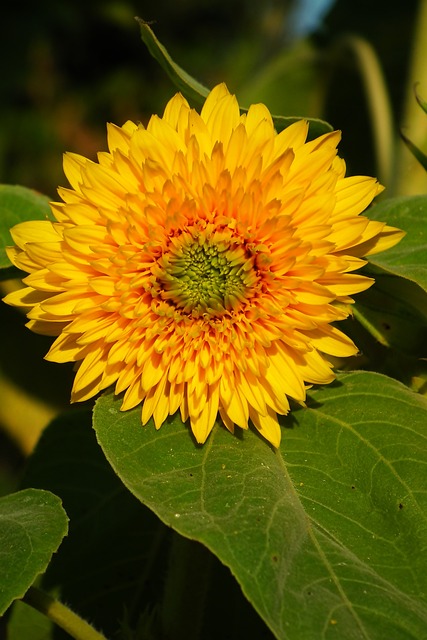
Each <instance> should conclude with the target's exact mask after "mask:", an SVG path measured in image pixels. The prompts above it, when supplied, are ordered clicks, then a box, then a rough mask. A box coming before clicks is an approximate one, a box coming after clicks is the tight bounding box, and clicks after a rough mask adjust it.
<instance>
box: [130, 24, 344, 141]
mask: <svg viewBox="0 0 427 640" xmlns="http://www.w3.org/2000/svg"><path fill="white" fill-rule="evenodd" d="M136 21H137V22H138V24H139V26H140V29H141V38H142V40H143V42H144V43H145V44H146V46H147V48H148V50H149V52H150V53H151V55H152V56H153V58H155V59H156V60H157V62H158V63H159V64H160V66H161V67H162V69H164V71H166V73H167V74H168V76H169V78H170V79H171V80H172V82H173V83H174V85H175V86H176V88H177V89H178V90H179V91H181V93H182V94H183V95H184V96H186V97H187V98H188V99H189V100H190V102H193V103H195V104H196V105H202V104H203V103H204V101H205V99H206V97H207V95H208V94H209V89H208V88H207V87H205V86H204V85H202V84H201V83H200V82H198V81H197V80H195V79H194V78H193V77H192V76H191V75H190V74H189V73H187V71H185V70H184V69H182V67H180V66H179V65H178V64H176V62H174V61H173V59H172V58H171V56H170V55H169V53H168V51H167V50H166V48H165V47H164V46H163V45H162V44H161V42H159V40H158V39H157V38H156V36H155V35H154V32H153V30H152V29H151V28H150V26H149V25H148V24H147V22H144V20H142V19H141V18H136ZM241 111H242V112H246V111H247V109H245V108H241ZM272 118H273V122H274V125H275V127H276V129H277V131H281V130H282V129H285V128H286V127H288V126H289V125H291V124H292V123H294V122H297V121H299V120H301V117H299V116H274V115H273V116H272ZM304 120H307V122H309V124H310V136H311V137H316V136H319V135H322V134H323V133H327V132H329V131H332V129H333V127H332V126H331V125H330V124H329V123H328V122H325V121H324V120H321V119H320V118H304Z"/></svg>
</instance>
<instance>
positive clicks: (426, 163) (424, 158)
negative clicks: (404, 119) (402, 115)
mask: <svg viewBox="0 0 427 640" xmlns="http://www.w3.org/2000/svg"><path fill="white" fill-rule="evenodd" d="M400 137H401V138H402V140H403V142H404V143H405V144H406V146H407V147H408V149H409V150H410V152H411V153H412V155H413V156H414V157H415V158H416V159H417V160H418V162H419V163H420V165H421V166H422V167H423V168H424V169H425V170H426V171H427V155H426V154H425V153H423V152H422V151H421V149H418V147H417V146H415V144H414V143H413V142H411V140H410V139H409V138H407V137H406V136H405V134H404V133H402V132H400Z"/></svg>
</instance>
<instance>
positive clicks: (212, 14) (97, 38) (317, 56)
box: [0, 0, 419, 197]
mask: <svg viewBox="0 0 427 640" xmlns="http://www.w3.org/2000/svg"><path fill="white" fill-rule="evenodd" d="M418 5H419V3H418V2H417V1H416V0H406V1H405V2H404V3H403V2H402V1H401V0H335V1H333V0H266V1H264V2H249V1H248V0H180V1H179V2H176V1H172V0H156V1H155V2H154V1H153V0H134V1H133V2H131V1H128V2H126V1H123V0H122V1H120V0H119V1H118V0H115V1H114V0H111V1H105V0H93V1H92V2H87V0H60V1H59V2H58V0H39V2H37V3H32V2H29V0H24V1H23V2H19V3H12V2H7V3H5V6H4V7H3V9H2V19H1V27H0V29H1V40H0V42H1V45H0V46H1V56H0V65H1V66H0V69H1V71H0V72H1V78H2V82H1V89H0V90H1V92H2V95H1V100H0V179H1V181H2V182H3V183H17V184H23V185H26V186H28V187H32V188H34V189H37V190H39V191H41V192H43V193H46V194H48V195H51V196H52V197H54V196H55V191H56V187H57V185H58V184H64V182H65V181H64V178H63V174H62V166H61V155H62V153H63V152H64V151H66V150H69V151H76V152H78V153H81V154H82V155H85V156H88V157H91V158H94V157H95V154H96V152H97V151H99V150H102V149H105V122H106V121H112V122H115V123H116V124H119V125H121V124H122V123H123V122H124V121H126V120H127V119H135V120H140V121H142V122H144V121H146V119H147V118H148V117H149V115H150V114H151V113H157V112H159V111H160V110H161V109H162V108H163V105H164V104H165V102H166V101H167V99H168V98H169V97H170V96H171V95H172V94H173V92H174V88H173V87H172V85H171V82H170V80H169V79H168V78H167V76H166V75H165V74H164V72H163V71H162V70H161V69H160V68H159V66H158V64H157V63H156V62H155V61H154V60H153V59H152V58H151V57H150V54H149V53H148V51H147V50H146V49H145V46H144V45H143V44H142V42H141V40H140V35H139V28H138V25H137V23H136V22H135V20H134V16H139V17H141V18H143V19H144V20H146V21H148V22H150V23H151V26H152V28H153V29H154V31H155V33H156V35H157V37H158V38H159V40H160V41H161V42H162V43H163V44H164V45H165V46H166V47H167V49H168V50H169V52H170V53H171V55H172V56H173V58H174V59H175V60H176V61H177V62H178V63H179V64H180V65H181V66H182V67H184V68H185V69H186V70H188V71H189V73H191V74H192V75H193V76H195V77H196V78H198V79H200V81H202V82H203V83H204V84H205V85H206V86H213V85H214V84H215V83H217V82H220V81H225V82H226V83H227V84H228V85H229V88H230V90H231V91H233V92H235V93H237V95H238V97H239V99H240V100H241V102H242V103H244V104H249V103H250V102H252V101H264V102H266V104H267V105H268V106H269V108H270V109H271V111H272V112H274V113H278V114H281V115H311V116H315V117H323V118H324V119H327V120H329V121H330V122H331V123H332V124H333V126H334V127H336V128H341V129H343V131H344V132H345V135H344V140H343V143H342V147H341V153H342V155H343V156H344V157H345V158H346V159H347V161H348V162H349V164H350V167H349V168H350V170H351V171H352V172H353V173H354V172H358V173H360V172H362V173H370V174H372V173H375V166H373V160H372V158H373V152H372V146H371V131H370V124H369V117H368V114H367V110H366V102H365V100H364V97H363V89H362V86H361V79H360V75H359V74H358V72H357V70H356V68H355V65H354V62H353V61H352V60H351V59H350V57H348V59H347V57H346V56H343V55H342V53H340V54H339V55H338V56H336V59H335V60H334V61H332V60H331V59H330V55H331V54H330V51H331V46H330V45H331V43H333V42H334V41H336V39H337V38H338V37H340V36H342V35H343V34H345V33H349V32H350V33H355V34H358V35H360V36H362V37H364V38H366V39H367V40H368V42H370V43H371V44H372V45H373V47H374V48H375V50H376V52H377V54H378V57H379V60H380V62H381V64H382V67H383V71H384V74H385V78H386V82H387V85H388V88H389V91H390V96H391V102H392V105H393V111H394V115H395V118H396V122H399V120H400V115H401V109H402V105H403V100H404V92H405V87H406V73H407V68H408V59H409V56H410V54H411V39H412V36H413V30H414V26H415V25H414V21H415V18H416V15H417V8H418ZM331 69H333V72H332V73H331Z"/></svg>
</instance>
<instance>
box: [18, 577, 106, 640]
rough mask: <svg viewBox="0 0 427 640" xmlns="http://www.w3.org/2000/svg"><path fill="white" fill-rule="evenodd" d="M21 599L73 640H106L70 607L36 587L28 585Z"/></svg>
mask: <svg viewBox="0 0 427 640" xmlns="http://www.w3.org/2000/svg"><path fill="white" fill-rule="evenodd" d="M22 600H23V602H26V603H27V604H28V605H30V606H31V607H33V608H34V609H37V610H38V611H40V613H43V614H44V615H45V616H47V617H48V618H49V619H50V620H52V622H54V623H55V624H57V625H58V627H61V629H63V630H64V631H66V632H67V633H69V634H70V636H71V637H72V638H74V640H107V639H106V637H105V636H104V635H103V634H102V633H99V631H96V630H95V629H94V628H93V627H92V626H91V625H90V624H89V623H88V622H86V621H85V620H83V619H82V618H80V616H78V615H77V614H76V613H74V612H73V611H71V609H69V608H68V607H66V606H65V605H64V604H62V603H61V602H59V601H58V600H55V598H52V596H50V595H49V594H48V593H44V591H41V590H40V589H38V588H37V587H30V588H29V589H28V591H27V593H26V594H25V596H24V597H23V599H22Z"/></svg>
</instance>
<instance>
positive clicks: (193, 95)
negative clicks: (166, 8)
mask: <svg viewBox="0 0 427 640" xmlns="http://www.w3.org/2000/svg"><path fill="white" fill-rule="evenodd" d="M135 19H136V21H137V22H138V24H139V28H140V29H141V38H142V40H143V42H144V43H145V44H146V46H147V48H148V50H149V52H150V53H151V55H152V56H153V58H155V59H156V60H157V62H158V63H159V64H160V66H161V67H162V69H163V70H164V71H166V73H167V74H168V76H169V77H170V79H171V80H172V82H173V83H174V85H175V86H176V87H177V89H178V90H179V91H181V92H182V93H183V95H185V96H187V97H188V99H189V100H191V101H193V102H195V103H196V104H203V102H204V101H205V98H206V96H207V95H208V93H209V89H208V88H207V87H205V86H203V85H202V84H201V83H200V82H198V81H197V80H195V79H194V78H192V77H191V76H190V74H188V73H187V72H186V71H184V69H182V68H181V67H180V66H179V65H178V64H176V62H174V61H173V60H172V58H171V56H170V55H169V53H168V52H167V50H166V49H165V47H164V46H163V45H162V44H161V42H159V40H158V39H157V38H156V36H155V35H154V31H153V30H152V29H151V28H150V27H149V25H148V23H147V22H144V20H142V19H141V18H135Z"/></svg>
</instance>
